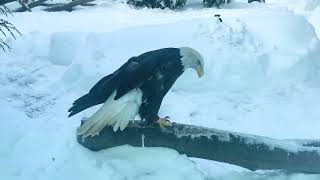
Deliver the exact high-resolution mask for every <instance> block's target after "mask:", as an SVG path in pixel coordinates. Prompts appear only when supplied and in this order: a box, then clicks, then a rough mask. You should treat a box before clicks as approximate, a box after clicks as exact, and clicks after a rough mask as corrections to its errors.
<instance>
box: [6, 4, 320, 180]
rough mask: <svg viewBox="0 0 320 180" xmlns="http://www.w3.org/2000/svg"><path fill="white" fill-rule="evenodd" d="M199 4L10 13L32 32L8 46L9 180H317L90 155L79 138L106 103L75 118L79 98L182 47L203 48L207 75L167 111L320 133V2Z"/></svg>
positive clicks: (119, 151)
mask: <svg viewBox="0 0 320 180" xmlns="http://www.w3.org/2000/svg"><path fill="white" fill-rule="evenodd" d="M200 3H201V2H200V1H197V0H192V1H189V2H188V4H187V7H186V8H184V9H181V10H176V11H172V10H152V9H146V8H143V9H134V8H131V7H129V6H127V5H125V4H121V3H117V2H106V1H98V6H96V7H85V8H84V7H79V8H77V10H76V11H73V12H57V13H47V12H43V11H41V10H40V9H41V8H37V11H34V12H32V13H14V16H13V17H9V20H10V21H11V22H12V23H13V24H15V25H16V26H17V27H18V28H19V30H20V31H21V32H23V36H22V37H21V38H18V40H13V39H12V38H7V40H6V42H8V43H9V44H10V45H11V46H12V48H13V49H12V52H7V53H3V52H0V104H1V107H2V108H1V110H0V113H1V115H2V118H1V119H2V120H1V127H2V128H1V131H0V138H1V140H2V142H1V146H0V147H1V148H0V169H1V173H0V179H5V180H16V179H26V180H37V179H41V180H43V179H50V180H53V179H75V178H77V179H115V180H117V179H143V180H144V179H187V180H188V179H192V180H193V179H214V180H215V179H217V180H229V179H235V180H238V179H239V180H242V179H243V180H251V179H252V180H271V179H272V180H306V179H307V180H315V179H319V178H320V176H319V175H305V174H292V175H286V174H282V173H280V172H277V171H256V172H251V171H249V170H246V169H243V168H240V167H237V166H233V165H229V164H223V163H219V162H214V161H208V160H201V159H195V158H190V159H189V158H187V157H186V156H185V155H180V154H178V153H177V152H176V151H174V150H170V149H166V148H134V147H129V146H122V147H116V148H112V149H108V150H103V151H100V152H91V151H89V150H87V149H85V148H84V147H82V146H81V145H79V144H78V143H77V142H76V137H75V130H76V128H77V127H78V126H79V124H80V120H81V118H82V117H88V116H90V115H92V113H93V112H94V111H95V110H97V107H93V108H91V109H88V110H86V111H84V112H82V113H80V114H79V115H76V116H74V117H72V118H69V119H68V118H67V115H68V113H67V109H68V108H69V107H70V106H71V104H72V102H73V101H74V100H75V99H76V98H78V97H80V96H81V95H83V94H84V93H86V92H87V91H88V90H89V89H90V88H91V87H92V86H93V85H94V84H95V83H96V82H97V81H98V80H99V79H100V78H102V77H103V76H105V75H107V74H109V73H112V72H113V71H114V70H115V69H117V68H118V67H119V66H121V65H122V64H123V63H124V62H125V61H127V60H128V58H130V57H132V56H135V55H139V54H141V53H143V52H146V51H149V50H153V49H157V48H163V47H181V46H190V47H193V48H195V49H197V50H198V51H199V52H200V53H201V54H202V55H203V57H204V61H205V75H204V77H203V78H202V79H198V78H197V76H196V74H195V72H193V71H187V72H185V73H184V74H183V75H182V76H181V77H180V78H179V79H178V81H177V82H176V84H175V85H174V86H173V87H172V89H171V90H170V92H169V93H168V94H167V96H166V97H165V99H164V101H163V104H162V106H161V109H160V112H159V114H160V116H166V115H169V116H170V117H171V120H172V121H174V122H180V123H186V124H195V125H200V126H206V127H212V128H218V129H223V130H232V131H237V132H241V133H250V134H256V135H262V136H268V137H272V138H279V139H319V138H320V131H319V127H320V121H319V117H320V111H319V109H320V103H319V101H320V80H319V79H320V61H319V57H320V41H319V35H320V18H319V17H320V3H319V1H316V0H313V1H312V0H305V1H303V0H295V1H289V0H277V1H276V0H274V1H273V0H272V1H271V0H270V1H268V0H267V2H266V4H260V3H256V2H254V3H251V4H247V3H245V1H236V2H233V3H231V4H229V5H226V6H225V7H224V9H215V8H207V9H206V8H202V7H201V4H200ZM15 6H16V5H15V4H14V3H12V4H10V6H9V7H15ZM217 13H218V14H221V17H222V19H223V22H222V23H220V22H218V21H217V20H216V19H215V18H214V14H217Z"/></svg>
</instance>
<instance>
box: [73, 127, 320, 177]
mask: <svg viewBox="0 0 320 180" xmlns="http://www.w3.org/2000/svg"><path fill="white" fill-rule="evenodd" d="M142 135H144V137H145V139H144V146H146V147H157V146H158V147H159V146H160V147H168V148H172V149H175V150H177V151H178V152H179V153H182V154H186V155H187V156H189V157H197V158H203V159H210V160H215V161H220V162H225V163H230V164H235V165H238V166H242V167H245V168H248V169H251V170H257V169H282V170H285V171H288V172H303V173H320V148H318V147H306V146H303V145H302V144H303V143H302V144H299V143H296V142H295V141H289V140H276V139H271V138H267V137H261V136H255V135H249V134H242V133H236V132H229V131H222V130H217V129H209V128H205V127H199V126H193V125H185V124H176V123H174V124H173V126H171V127H168V128H166V129H164V130H163V129H160V128H159V127H158V125H148V126H144V125H142V124H140V123H139V122H134V123H133V121H131V122H130V123H129V125H128V127H127V128H126V129H125V130H124V131H119V130H118V131H117V132H113V130H112V128H111V127H105V128H104V129H103V130H102V131H101V132H100V135H98V136H95V137H88V138H85V139H82V137H81V136H78V137H77V140H78V142H79V143H80V144H82V145H83V146H85V147H87V148H88V149H91V150H93V151H98V150H101V149H105V148H111V147H115V146H120V145H124V144H129V145H131V146H137V147H139V146H140V147H141V146H142V140H141V137H142Z"/></svg>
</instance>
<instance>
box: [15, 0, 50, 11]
mask: <svg viewBox="0 0 320 180" xmlns="http://www.w3.org/2000/svg"><path fill="white" fill-rule="evenodd" d="M46 1H48V0H38V1H33V2H31V3H30V4H28V7H29V8H30V9H31V8H34V7H37V6H43V3H44V2H46ZM26 10H27V9H26V8H24V7H20V8H18V9H16V10H14V11H13V12H24V11H26Z"/></svg>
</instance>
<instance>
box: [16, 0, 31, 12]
mask: <svg viewBox="0 0 320 180" xmlns="http://www.w3.org/2000/svg"><path fill="white" fill-rule="evenodd" d="M18 3H19V4H20V5H21V6H22V8H24V9H26V10H27V11H29V12H31V9H30V7H29V6H28V5H27V4H26V3H24V2H22V0H18Z"/></svg>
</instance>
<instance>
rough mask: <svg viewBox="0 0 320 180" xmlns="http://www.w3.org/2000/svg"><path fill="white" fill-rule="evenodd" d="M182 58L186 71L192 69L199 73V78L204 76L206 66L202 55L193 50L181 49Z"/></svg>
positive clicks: (188, 48)
mask: <svg viewBox="0 0 320 180" xmlns="http://www.w3.org/2000/svg"><path fill="white" fill-rule="evenodd" d="M179 49H180V56H181V62H182V65H183V67H184V70H186V69H188V68H192V69H194V70H196V71H197V73H198V76H199V78H200V77H202V76H203V74H204V69H203V68H204V64H203V58H202V56H201V54H200V53H199V52H198V51H196V50H195V49H193V48H190V47H181V48H179Z"/></svg>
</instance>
